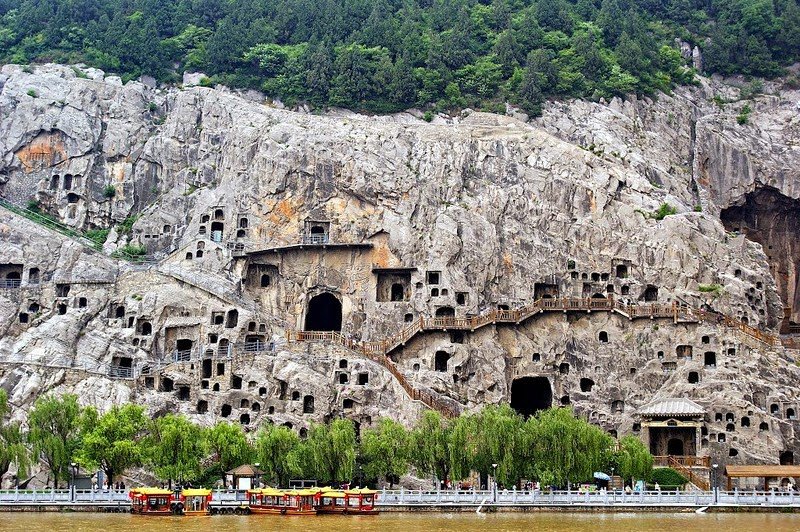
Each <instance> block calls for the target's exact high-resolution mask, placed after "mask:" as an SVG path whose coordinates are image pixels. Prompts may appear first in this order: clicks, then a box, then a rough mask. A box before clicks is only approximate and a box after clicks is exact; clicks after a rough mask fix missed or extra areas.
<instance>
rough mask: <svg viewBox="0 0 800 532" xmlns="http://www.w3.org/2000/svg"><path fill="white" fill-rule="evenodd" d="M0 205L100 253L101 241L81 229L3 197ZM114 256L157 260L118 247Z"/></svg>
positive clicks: (147, 261) (142, 261)
mask: <svg viewBox="0 0 800 532" xmlns="http://www.w3.org/2000/svg"><path fill="white" fill-rule="evenodd" d="M0 207H3V208H4V209H6V210H8V211H10V212H12V213H14V214H16V215H18V216H22V217H23V218H27V219H28V220H30V221H32V222H34V223H37V224H39V225H41V226H42V227H44V228H46V229H50V230H51V231H55V232H57V233H60V234H62V235H64V236H66V237H67V238H70V239H72V240H73V241H75V242H77V243H79V244H81V245H83V246H86V247H88V248H90V249H92V250H93V251H97V252H100V253H102V252H103V243H102V242H97V241H95V240H92V239H91V238H88V237H87V236H86V234H85V233H84V232H83V231H79V230H78V229H75V228H73V227H70V226H68V225H66V224H64V223H62V222H60V221H58V220H56V219H55V218H53V217H51V216H49V215H48V214H46V213H43V212H40V211H38V210H34V209H31V208H28V207H23V206H22V205H19V204H17V203H14V202H12V201H9V200H7V199H5V198H0ZM112 257H114V258H120V259H123V260H126V261H128V262H130V263H133V264H141V265H147V264H156V263H157V262H158V261H157V260H155V259H154V258H153V256H151V255H135V254H133V253H128V252H127V251H124V250H122V249H118V250H116V251H114V253H113V254H112Z"/></svg>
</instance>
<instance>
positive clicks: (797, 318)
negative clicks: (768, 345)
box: [720, 187, 800, 333]
mask: <svg viewBox="0 0 800 532" xmlns="http://www.w3.org/2000/svg"><path fill="white" fill-rule="evenodd" d="M720 220H722V224H723V225H724V226H725V229H726V230H727V231H738V232H740V233H743V234H744V235H745V236H746V237H747V238H748V239H749V240H752V241H754V242H758V243H759V244H761V246H762V247H763V248H764V252H765V253H766V254H767V261H768V262H769V264H770V266H771V270H772V272H773V275H774V277H775V283H776V284H777V286H778V293H779V294H780V296H781V299H782V300H783V306H784V307H785V308H787V311H786V314H785V317H784V320H783V323H782V326H781V333H788V332H790V327H789V326H790V322H794V323H798V322H800V200H797V199H792V198H789V197H787V196H785V195H783V194H781V193H780V192H779V191H778V190H777V189H775V188H772V187H761V188H758V189H757V190H755V191H753V192H750V193H748V194H747V195H746V196H745V197H744V200H743V201H741V202H740V204H739V205H731V206H730V207H728V208H726V209H722V211H721V212H720ZM759 282H761V281H759ZM761 286H763V283H762V284H761ZM768 325H775V323H768Z"/></svg>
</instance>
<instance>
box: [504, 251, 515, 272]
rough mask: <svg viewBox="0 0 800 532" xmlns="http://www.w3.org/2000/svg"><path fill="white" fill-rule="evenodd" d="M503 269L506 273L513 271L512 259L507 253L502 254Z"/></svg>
mask: <svg viewBox="0 0 800 532" xmlns="http://www.w3.org/2000/svg"><path fill="white" fill-rule="evenodd" d="M503 268H505V269H506V272H507V273H511V272H513V271H514V259H513V258H512V257H511V255H510V254H509V253H504V254H503Z"/></svg>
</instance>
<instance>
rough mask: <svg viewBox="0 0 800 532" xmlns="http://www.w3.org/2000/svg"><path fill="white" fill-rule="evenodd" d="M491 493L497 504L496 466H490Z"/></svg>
mask: <svg viewBox="0 0 800 532" xmlns="http://www.w3.org/2000/svg"><path fill="white" fill-rule="evenodd" d="M492 493H493V497H492V499H493V500H494V502H495V503H497V464H492Z"/></svg>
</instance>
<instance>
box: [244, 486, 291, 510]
mask: <svg viewBox="0 0 800 532" xmlns="http://www.w3.org/2000/svg"><path fill="white" fill-rule="evenodd" d="M285 495H286V494H285V492H283V491H281V490H277V489H273V488H262V489H251V490H247V500H248V501H249V502H250V513H254V514H285V513H286V511H285V510H286V500H285Z"/></svg>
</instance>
